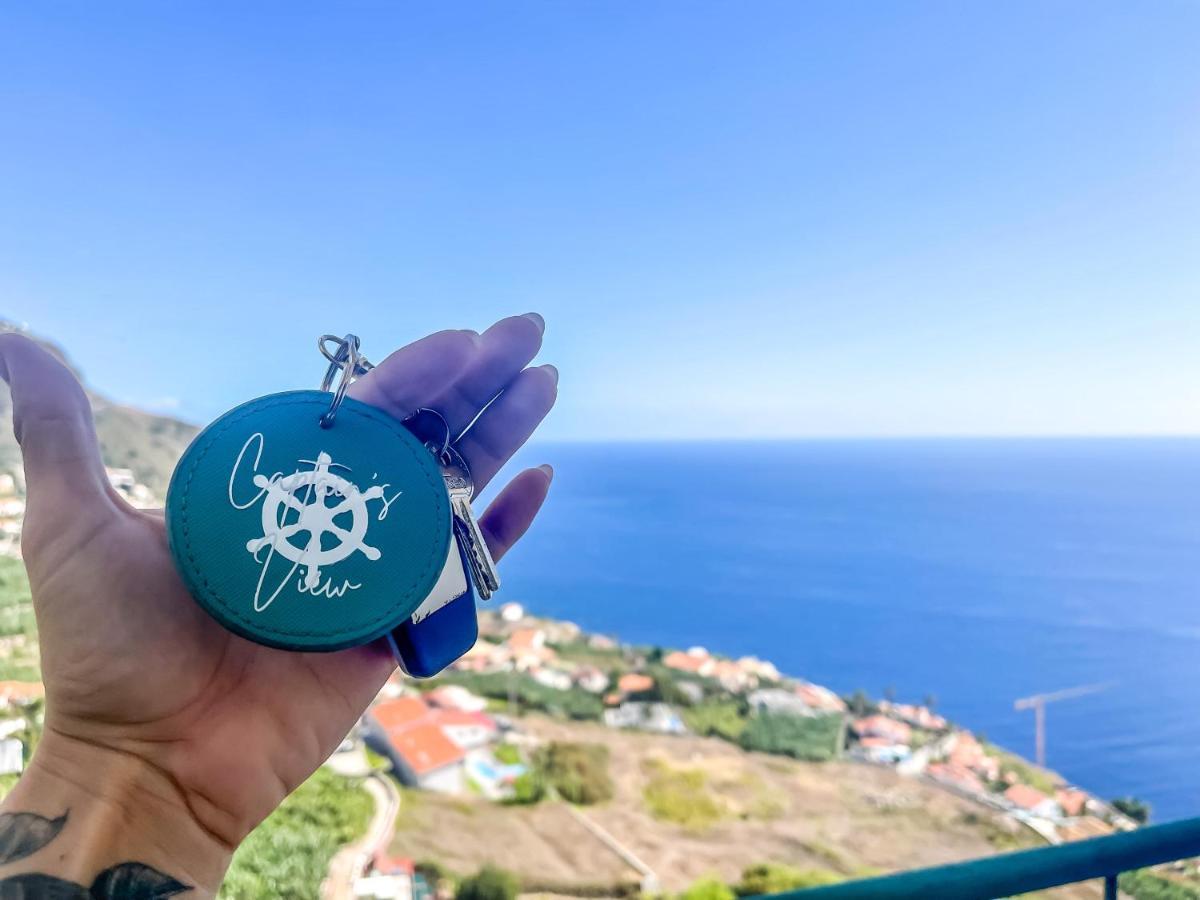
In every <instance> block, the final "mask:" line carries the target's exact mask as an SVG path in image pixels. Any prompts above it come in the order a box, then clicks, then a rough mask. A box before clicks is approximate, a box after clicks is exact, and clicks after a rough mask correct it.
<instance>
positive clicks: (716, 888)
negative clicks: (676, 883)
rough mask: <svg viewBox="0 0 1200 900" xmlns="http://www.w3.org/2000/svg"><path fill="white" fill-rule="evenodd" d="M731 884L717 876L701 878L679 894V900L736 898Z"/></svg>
mask: <svg viewBox="0 0 1200 900" xmlns="http://www.w3.org/2000/svg"><path fill="white" fill-rule="evenodd" d="M734 898H735V895H734V893H733V891H732V890H730V888H729V885H727V884H725V882H723V881H720V880H718V879H716V878H701V879H700V880H699V881H695V882H693V883H692V884H691V886H689V887H688V888H687V890H685V891H684V892H683V893H682V894H680V895H679V900H734Z"/></svg>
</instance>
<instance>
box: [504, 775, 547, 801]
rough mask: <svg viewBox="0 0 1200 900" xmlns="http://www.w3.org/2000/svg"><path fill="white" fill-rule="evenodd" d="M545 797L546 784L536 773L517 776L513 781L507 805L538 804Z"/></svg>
mask: <svg viewBox="0 0 1200 900" xmlns="http://www.w3.org/2000/svg"><path fill="white" fill-rule="evenodd" d="M545 796H546V783H545V781H543V780H542V776H541V775H540V774H539V773H538V772H536V771H529V772H525V773H524V774H522V775H518V776H517V777H516V779H515V780H514V781H513V795H512V797H511V798H510V799H509V801H508V802H509V803H513V804H516V805H527V804H530V803H539V802H540V801H541V800H542V799H543V798H544V797H545Z"/></svg>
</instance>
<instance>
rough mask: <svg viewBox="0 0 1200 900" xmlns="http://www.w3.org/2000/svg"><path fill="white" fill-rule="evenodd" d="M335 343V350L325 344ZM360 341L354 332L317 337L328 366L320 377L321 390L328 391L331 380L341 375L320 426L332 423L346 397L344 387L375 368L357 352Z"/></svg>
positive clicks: (319, 348) (327, 426)
mask: <svg viewBox="0 0 1200 900" xmlns="http://www.w3.org/2000/svg"><path fill="white" fill-rule="evenodd" d="M330 343H333V344H336V345H337V349H336V350H332V351H331V350H330V349H329V348H328V347H327V346H326V345H327V344H330ZM360 345H361V342H360V341H359V339H358V335H356V334H348V335H346V336H345V337H344V338H339V337H338V336H337V335H333V334H324V335H321V337H319V338H317V349H318V350H320V351H321V355H322V356H324V357H325V358H326V359H327V360H329V367H328V368H327V369H326V370H325V377H324V378H322V379H321V390H322V391H328V390H329V389H330V388H331V387H333V380H334V378H336V377H337V375H338V373H339V372H340V373H341V375H342V377H341V380H340V381H339V382H338V386H337V390H335V391H334V392H333V400H332V401H331V402H330V404H329V409H327V410H326V411H325V413H324V415H322V416H321V427H322V428H329V427H331V426H332V425H333V420H334V418H335V417H336V416H337V411H338V407H340V406H341V405H342V401H343V400H345V399H346V389H347V388H349V387H350V385H352V384H353V383H354V382H355V380H356V379H358V378H360V377H362V376H363V375H366V374H367V373H368V372H370V371H371V369H373V368H375V367H374V366H373V365H372V364H371V363H370V362H369V361H368V360H367V358H366V357H365V356H363V355H362V354H361V353H360V352H359V347H360Z"/></svg>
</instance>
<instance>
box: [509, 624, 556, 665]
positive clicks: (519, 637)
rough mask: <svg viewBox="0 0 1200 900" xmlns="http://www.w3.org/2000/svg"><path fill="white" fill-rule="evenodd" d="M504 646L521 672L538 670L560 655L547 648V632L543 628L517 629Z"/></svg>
mask: <svg viewBox="0 0 1200 900" xmlns="http://www.w3.org/2000/svg"><path fill="white" fill-rule="evenodd" d="M503 646H504V647H505V648H506V649H507V651H508V653H509V654H510V655H511V657H512V661H513V665H514V666H516V668H517V671H519V672H525V671H528V670H530V669H536V668H538V667H539V666H541V665H544V664H545V663H548V662H550V661H551V660H553V659H554V658H555V657H556V656H557V655H558V654H556V653H555V652H554V650H553V649H551V648H550V647H547V646H546V632H545V630H544V629H542V628H517V629H515V630H514V631H513V633H512V634H510V635H509V636H508V640H507V641H505V642H504V645H503Z"/></svg>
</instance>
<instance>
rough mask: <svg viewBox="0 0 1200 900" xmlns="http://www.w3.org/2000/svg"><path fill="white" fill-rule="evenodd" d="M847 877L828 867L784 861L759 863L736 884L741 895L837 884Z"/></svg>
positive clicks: (757, 894)
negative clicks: (798, 865)
mask: <svg viewBox="0 0 1200 900" xmlns="http://www.w3.org/2000/svg"><path fill="white" fill-rule="evenodd" d="M844 880H845V879H844V878H843V877H842V876H841V875H838V874H837V873H836V872H831V871H829V870H828V869H796V868H793V867H792V866H787V865H783V864H782V863H759V864H758V865H754V866H750V867H749V868H748V869H746V870H745V871H743V872H742V880H741V881H740V882H738V883H737V884H736V885H734V888H733V889H734V891H735V892H736V893H737V895H738V896H739V897H757V896H759V895H760V894H781V893H783V892H784V891H798V890H800V889H801V888H807V887H818V886H819V885H823V884H836V883H837V882H839V881H844Z"/></svg>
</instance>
